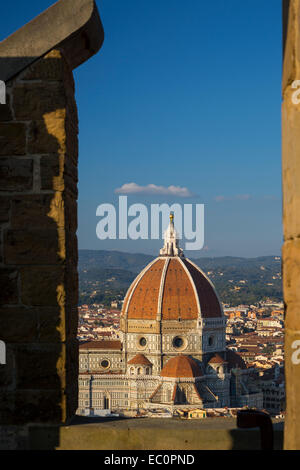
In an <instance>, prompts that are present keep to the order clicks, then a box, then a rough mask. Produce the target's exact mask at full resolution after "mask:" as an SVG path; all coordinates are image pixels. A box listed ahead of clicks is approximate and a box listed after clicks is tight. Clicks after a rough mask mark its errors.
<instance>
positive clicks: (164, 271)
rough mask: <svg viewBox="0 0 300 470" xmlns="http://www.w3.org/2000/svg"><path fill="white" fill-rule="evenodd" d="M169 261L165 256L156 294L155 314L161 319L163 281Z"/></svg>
mask: <svg viewBox="0 0 300 470" xmlns="http://www.w3.org/2000/svg"><path fill="white" fill-rule="evenodd" d="M169 263H170V258H166V261H165V265H164V269H163V272H162V276H161V280H160V286H159V294H158V302H157V316H158V317H159V318H158V320H161V317H162V301H163V294H164V288H165V281H166V275H167V270H168V266H169Z"/></svg>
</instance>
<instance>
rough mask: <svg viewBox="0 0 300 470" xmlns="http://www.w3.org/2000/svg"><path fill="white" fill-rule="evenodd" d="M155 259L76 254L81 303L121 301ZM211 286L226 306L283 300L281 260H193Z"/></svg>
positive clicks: (112, 253)
mask: <svg viewBox="0 0 300 470" xmlns="http://www.w3.org/2000/svg"><path fill="white" fill-rule="evenodd" d="M153 259H154V256H151V255H145V254H141V253H137V254H135V253H123V252H119V251H105V250H79V262H78V267H79V290H80V303H86V302H89V301H90V300H91V299H93V301H94V302H96V301H99V302H105V303H107V304H109V303H110V301H111V299H114V298H115V297H119V298H123V297H124V295H125V293H126V290H127V288H128V287H129V285H130V283H131V282H132V281H133V279H134V278H135V276H136V275H137V273H139V272H140V271H141V270H142V269H143V268H144V267H145V266H146V265H147V264H148V263H149V262H150V261H151V260H153ZM193 261H194V263H195V264H197V265H198V266H199V267H200V268H201V269H202V270H203V271H204V272H205V273H206V274H207V275H208V276H209V278H210V279H211V281H212V282H213V283H214V285H215V287H216V289H217V291H218V293H219V296H220V298H221V300H222V301H223V302H225V303H230V304H232V305H238V304H240V303H247V304H248V303H256V302H258V301H260V300H263V299H267V298H270V299H272V300H274V301H280V300H282V281H281V258H280V257H277V256H261V257H258V258H240V257H232V256H225V257H218V258H198V259H195V260H193Z"/></svg>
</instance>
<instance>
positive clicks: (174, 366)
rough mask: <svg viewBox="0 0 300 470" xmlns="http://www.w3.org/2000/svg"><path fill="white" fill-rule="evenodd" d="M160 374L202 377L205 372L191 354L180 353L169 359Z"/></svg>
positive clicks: (163, 375)
mask: <svg viewBox="0 0 300 470" xmlns="http://www.w3.org/2000/svg"><path fill="white" fill-rule="evenodd" d="M160 375H161V376H162V377H174V378H177V377H178V378H180V377H185V378H189V377H201V376H202V375H203V374H202V372H201V369H200V367H199V366H198V364H197V362H196V361H195V360H194V359H192V358H191V357H190V356H185V355H179V356H176V357H172V359H169V361H168V362H167V364H166V365H165V366H164V367H163V368H162V370H161V373H160Z"/></svg>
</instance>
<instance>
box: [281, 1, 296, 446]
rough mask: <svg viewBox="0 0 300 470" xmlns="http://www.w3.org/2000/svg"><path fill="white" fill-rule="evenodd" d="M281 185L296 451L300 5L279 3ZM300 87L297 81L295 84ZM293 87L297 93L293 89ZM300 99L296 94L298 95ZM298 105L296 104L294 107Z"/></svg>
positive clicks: (291, 431) (290, 412)
mask: <svg viewBox="0 0 300 470" xmlns="http://www.w3.org/2000/svg"><path fill="white" fill-rule="evenodd" d="M283 33H284V34H283V46H284V63H283V80H282V94H283V104H282V181H283V226H284V245H283V250H282V260H283V289H284V301H285V371H286V423H285V433H284V441H285V443H284V445H285V448H286V449H300V432H299V422H300V361H299V358H300V353H297V349H298V351H299V350H300V100H298V99H297V96H295V94H294V93H295V91H297V89H298V90H299V84H298V85H297V83H295V80H300V43H299V34H300V1H299V0H290V1H287V0H283ZM299 83H300V82H299ZM295 85H296V88H294V87H295ZM298 98H299V94H298ZM297 101H299V102H297Z"/></svg>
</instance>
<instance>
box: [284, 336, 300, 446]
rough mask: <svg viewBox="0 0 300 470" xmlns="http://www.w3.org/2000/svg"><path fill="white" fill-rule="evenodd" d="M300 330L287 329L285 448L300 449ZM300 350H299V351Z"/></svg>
mask: <svg viewBox="0 0 300 470" xmlns="http://www.w3.org/2000/svg"><path fill="white" fill-rule="evenodd" d="M296 341H297V342H300V331H297V330H295V331H294V330H290V329H288V328H287V329H286V330H285V375H286V395H287V403H286V420H285V426H286V429H288V430H289V432H288V433H285V438H284V440H285V449H287V450H289V449H300V434H299V432H298V431H299V420H300V408H299V390H300V346H299V343H297V344H298V345H297V346H296V347H295V345H296V344H295V342H296ZM297 351H299V352H297Z"/></svg>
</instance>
